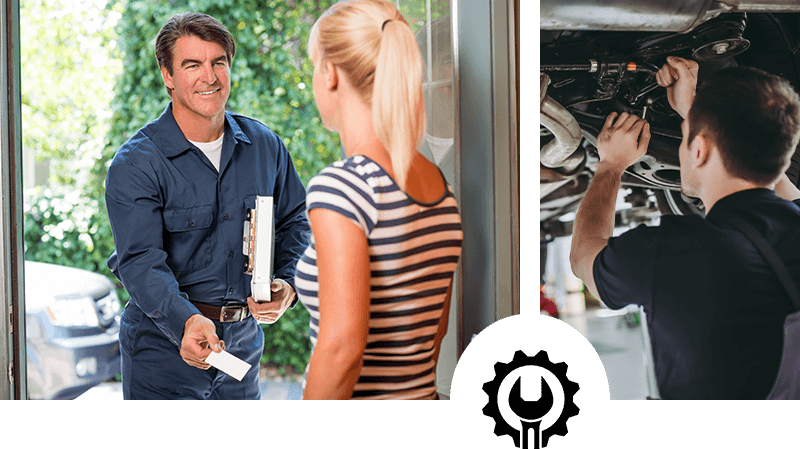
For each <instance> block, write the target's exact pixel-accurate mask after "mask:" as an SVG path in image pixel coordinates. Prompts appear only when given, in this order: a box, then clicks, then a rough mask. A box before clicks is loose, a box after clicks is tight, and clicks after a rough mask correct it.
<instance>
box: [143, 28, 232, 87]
mask: <svg viewBox="0 0 800 449" xmlns="http://www.w3.org/2000/svg"><path fill="white" fill-rule="evenodd" d="M184 36H197V37H199V38H200V39H202V40H204V41H206V42H215V43H217V44H219V45H220V46H221V47H222V49H223V50H225V56H227V59H228V65H229V66H230V64H231V61H232V60H233V55H234V54H236V44H235V43H234V42H233V36H232V35H231V33H230V31H228V29H227V28H225V25H223V24H222V22H220V21H219V20H217V19H215V18H213V17H211V16H209V15H208V14H201V13H197V12H187V13H181V14H175V15H174V16H172V17H170V19H169V20H167V23H165V24H164V26H163V27H161V30H160V31H159V32H158V36H157V37H156V60H157V61H158V65H159V67H164V68H166V69H167V73H169V74H170V75H172V68H173V67H172V57H173V50H174V49H175V42H177V40H178V39H179V38H181V37H184ZM167 93H170V89H169V88H167Z"/></svg>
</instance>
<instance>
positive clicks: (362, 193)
mask: <svg viewBox="0 0 800 449" xmlns="http://www.w3.org/2000/svg"><path fill="white" fill-rule="evenodd" d="M442 180H444V177H442ZM306 204H307V208H308V210H311V209H314V208H318V207H319V208H325V209H329V210H332V211H335V212H337V213H340V214H342V215H343V216H345V217H347V218H348V219H350V220H352V221H353V222H354V223H356V224H357V225H358V226H359V227H360V228H361V229H363V231H364V234H365V235H366V237H367V242H368V245H369V259H370V271H371V276H370V316H369V336H368V339H367V347H366V349H365V352H364V364H363V367H362V368H361V374H360V377H359V379H358V383H356V385H355V389H354V392H353V399H433V398H435V397H436V364H435V362H434V360H433V357H432V356H433V352H434V338H435V335H436V331H437V329H438V327H439V322H440V320H441V318H442V312H443V309H444V302H445V295H446V293H447V288H448V286H449V285H450V281H451V280H452V278H453V272H454V271H455V269H456V264H457V262H458V258H459V256H460V254H461V240H462V232H461V218H460V217H459V214H458V207H457V205H456V200H455V197H454V196H453V192H452V189H451V188H450V186H449V185H448V186H447V189H446V191H445V193H444V194H443V195H442V197H441V198H440V199H438V200H436V201H434V202H432V203H422V202H419V201H416V200H415V199H413V198H411V197H409V196H408V195H406V194H405V192H403V191H402V190H400V188H399V187H398V186H397V184H395V182H394V180H393V179H392V178H391V177H390V176H389V175H388V174H387V173H386V172H385V171H384V170H383V169H382V168H381V167H380V166H379V165H378V164H376V163H375V162H374V161H372V160H371V159H369V158H367V157H365V156H360V155H357V156H353V157H351V158H350V159H347V160H345V161H340V162H336V163H334V164H332V165H330V166H328V167H327V168H325V169H324V170H322V171H321V172H320V173H319V174H318V175H317V176H315V177H314V178H313V179H312V180H311V181H310V182H309V184H308V194H307V197H306ZM316 257H317V254H316V249H315V246H314V238H313V237H312V239H311V244H310V245H309V246H308V248H307V249H306V251H305V253H304V254H303V257H302V258H301V259H300V261H299V262H298V263H297V273H296V275H295V284H296V287H297V295H298V297H299V299H300V301H301V302H302V303H303V305H305V307H306V309H308V311H309V314H310V315H311V323H310V330H311V343H312V345H316V343H317V332H318V331H319V320H320V313H319V298H318V296H317V293H318V292H319V284H318V282H317V275H318V273H319V271H318V269H317V266H316ZM306 373H308V369H306Z"/></svg>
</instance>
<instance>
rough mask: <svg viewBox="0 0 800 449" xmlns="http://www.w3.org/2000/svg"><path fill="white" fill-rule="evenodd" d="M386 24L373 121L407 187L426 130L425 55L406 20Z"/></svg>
mask: <svg viewBox="0 0 800 449" xmlns="http://www.w3.org/2000/svg"><path fill="white" fill-rule="evenodd" d="M398 15H399V13H398ZM383 28H384V29H383V39H382V40H381V48H380V52H379V54H378V61H377V64H376V67H375V87H374V89H373V93H372V123H373V126H374V127H375V133H376V134H377V135H378V139H380V141H381V143H382V144H383V145H384V146H385V147H386V149H387V150H388V151H389V156H390V157H391V159H392V168H393V171H394V175H395V180H396V181H397V183H398V184H399V185H400V186H401V187H402V188H405V184H406V175H407V173H408V170H409V168H410V167H411V161H412V160H413V158H414V152H415V151H416V150H417V148H418V146H419V144H420V142H421V140H422V136H423V133H424V131H425V129H424V127H425V106H424V102H423V99H422V57H421V56H420V53H419V48H418V47H417V42H416V40H415V39H414V34H413V33H412V32H411V28H409V27H408V25H407V24H406V23H405V21H404V20H403V21H402V22H400V21H399V20H396V19H392V20H390V21H389V22H386V24H385V26H384V27H383Z"/></svg>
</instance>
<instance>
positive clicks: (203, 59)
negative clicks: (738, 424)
mask: <svg viewBox="0 0 800 449" xmlns="http://www.w3.org/2000/svg"><path fill="white" fill-rule="evenodd" d="M161 73H162V75H163V76H164V83H165V84H166V86H167V87H168V88H170V89H172V103H173V111H174V113H175V114H176V116H177V115H182V116H188V117H192V116H193V117H194V118H206V119H212V118H214V117H217V116H219V115H222V114H224V113H225V103H227V101H228V95H229V94H230V90H231V76H230V75H231V71H230V65H229V64H228V58H227V55H226V54H225V50H223V48H222V46H220V45H219V44H217V43H215V42H208V41H204V40H202V39H200V38H199V37H197V36H183V37H180V38H178V40H177V41H175V48H174V49H173V51H172V74H170V73H169V72H168V71H167V69H166V68H165V67H162V68H161Z"/></svg>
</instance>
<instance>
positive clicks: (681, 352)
mask: <svg viewBox="0 0 800 449" xmlns="http://www.w3.org/2000/svg"><path fill="white" fill-rule="evenodd" d="M798 203H800V201H798ZM732 216H740V217H742V218H743V219H745V220H747V221H748V222H749V223H751V224H752V225H753V226H754V227H755V228H756V229H757V230H758V231H759V232H760V233H761V234H762V235H763V236H764V237H765V238H766V239H767V241H768V242H769V243H770V244H771V245H772V247H773V248H775V251H776V252H777V253H778V255H779V257H780V258H781V260H782V261H783V262H784V264H786V266H787V268H788V269H789V271H790V272H791V274H792V276H793V278H794V279H795V280H796V281H800V207H798V205H797V204H794V203H791V202H788V201H784V200H782V199H780V198H778V197H777V196H776V195H775V193H774V192H773V191H772V190H767V189H753V190H745V191H741V192H737V193H734V194H732V195H729V196H727V197H725V198H722V199H721V200H719V201H718V202H717V203H716V204H715V205H714V206H713V208H712V209H711V211H709V213H708V215H707V216H706V218H705V219H703V218H702V217H699V216H684V217H680V216H664V217H662V219H661V225H660V226H658V227H647V226H639V227H637V228H635V229H633V230H631V231H628V232H626V233H624V234H622V235H621V236H619V237H616V238H611V239H610V240H609V243H608V246H607V247H606V248H604V249H603V250H602V251H601V252H600V254H598V256H597V258H596V259H595V261H594V281H595V284H596V285H597V290H598V293H599V294H600V298H601V299H602V300H603V302H604V303H605V304H606V305H608V306H609V307H610V308H612V309H618V308H622V307H624V306H626V305H628V304H640V305H642V306H644V309H645V312H646V314H647V321H648V326H649V331H650V336H651V342H652V346H653V356H654V360H655V371H656V378H657V381H658V388H659V393H660V395H661V397H662V398H664V399H764V398H766V396H767V394H768V393H769V391H770V390H771V388H772V385H773V383H774V381H775V378H776V376H777V372H778V366H779V364H780V359H781V350H782V347H783V322H784V319H785V317H786V315H788V314H789V313H791V311H792V306H791V302H790V299H789V297H788V295H787V294H786V293H785V291H784V289H783V287H782V286H781V284H780V282H779V281H778V278H777V276H776V275H775V273H774V271H773V269H772V268H771V266H770V265H768V263H767V262H766V260H765V259H764V257H763V256H762V255H761V253H760V252H759V251H758V249H756V247H755V246H754V245H753V244H752V243H750V241H749V240H748V239H747V237H745V236H744V234H743V233H741V232H740V231H738V230H736V229H734V228H733V227H732V226H731V225H729V224H728V218H729V217H732ZM798 283H799V284H800V282H798Z"/></svg>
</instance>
